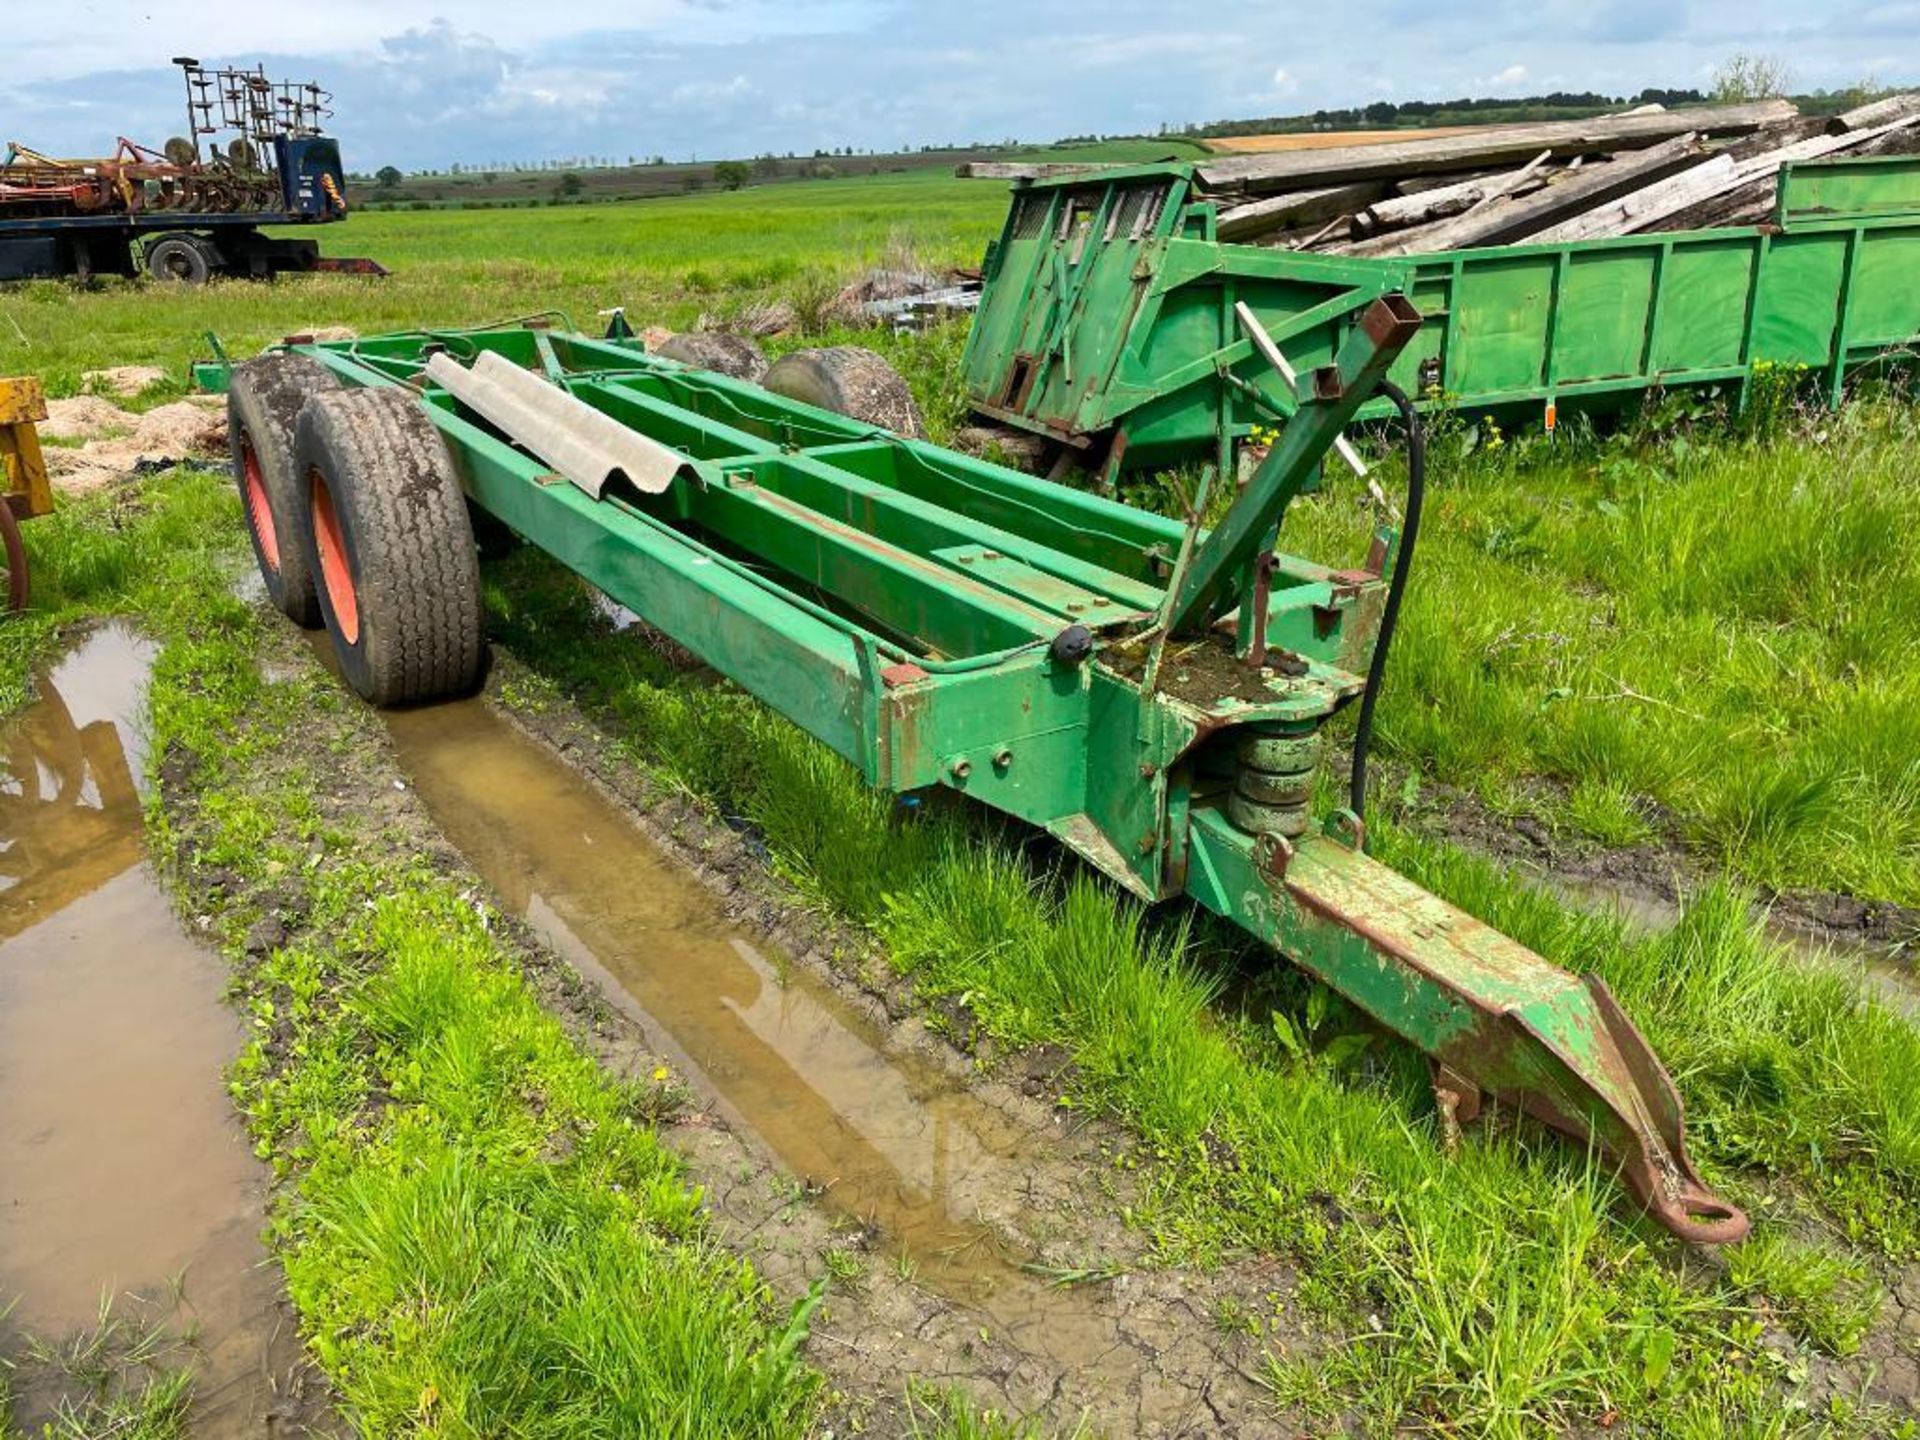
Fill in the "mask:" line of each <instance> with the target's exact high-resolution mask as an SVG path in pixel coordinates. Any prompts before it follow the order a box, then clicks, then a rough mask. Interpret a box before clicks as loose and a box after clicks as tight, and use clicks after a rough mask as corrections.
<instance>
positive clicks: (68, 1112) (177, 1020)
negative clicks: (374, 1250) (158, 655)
mask: <svg viewBox="0 0 1920 1440" xmlns="http://www.w3.org/2000/svg"><path fill="white" fill-rule="evenodd" d="M152 658H153V649H152V647H151V646H150V645H149V644H148V643H147V642H145V641H144V640H142V639H140V638H139V637H138V636H136V635H134V634H133V633H132V632H131V631H129V630H127V629H125V628H122V627H119V626H108V627H106V628H104V629H101V630H98V631H96V632H95V633H94V634H93V635H91V636H90V637H89V638H88V639H86V640H85V641H83V642H82V643H81V644H80V645H79V646H78V647H77V648H76V649H75V650H74V651H73V652H72V653H70V654H69V655H68V656H67V658H66V659H65V660H63V661H62V662H61V663H60V664H58V665H56V666H55V667H53V669H52V670H51V671H50V672H49V673H48V674H46V675H44V676H43V677H42V679H41V685H40V691H39V694H40V697H41V698H40V699H39V700H38V702H37V703H35V704H34V705H33V706H32V707H31V708H30V709H29V710H28V711H26V712H25V713H24V714H23V715H22V716H21V717H19V718H18V719H17V720H15V721H14V722H13V723H12V724H11V725H10V726H8V727H7V728H6V730H5V731H4V732H0V734H3V735H4V743H3V744H0V753H3V754H4V757H5V773H4V777H0V1312H4V1311H5V1310H6V1308H7V1306H8V1305H9V1303H11V1305H12V1311H11V1314H10V1315H7V1316H6V1319H5V1321H4V1322H3V1324H4V1342H5V1344H4V1348H5V1350H6V1351H7V1352H9V1353H11V1354H13V1355H15V1356H16V1357H17V1356H18V1355H19V1354H20V1353H21V1352H22V1350H23V1349H24V1345H25V1339H24V1337H26V1336H32V1337H34V1338H35V1339H37V1340H39V1341H41V1342H43V1343H52V1344H59V1343H61V1342H63V1341H67V1340H69V1339H70V1338H71V1337H73V1336H74V1335H76V1334H78V1333H81V1332H86V1331H90V1330H92V1329H93V1328H94V1327H95V1326H97V1325H98V1324H99V1323H100V1319H101V1314H102V1305H103V1298H104V1301H105V1303H106V1304H107V1305H108V1307H109V1311H110V1313H111V1315H112V1316H113V1317H114V1320H115V1323H116V1327H117V1328H118V1330H119V1332H120V1334H121V1336H122V1338H125V1337H127V1336H129V1335H131V1334H132V1333H134V1332H138V1331H141V1330H152V1329H155V1328H159V1329H164V1330H165V1331H166V1332H167V1333H169V1334H170V1335H172V1336H174V1337H176V1339H177V1338H179V1337H182V1336H191V1337H192V1339H191V1343H190V1345H188V1346H187V1347H186V1348H185V1349H184V1350H182V1349H177V1348H175V1349H169V1351H168V1352H167V1363H168V1364H170V1365H177V1364H179V1363H188V1364H190V1365H191V1366H192V1368H193V1369H194V1371H195V1375H196V1379H195V1385H194V1394H195V1401H194V1406H193V1410H192V1412H191V1429H192V1433H193V1434H194V1435H196V1436H197V1437H201V1440H207V1437H214V1440H219V1437H225V1436H240V1435H257V1434H261V1433H264V1431H265V1428H266V1426H267V1424H268V1422H269V1418H270V1416H280V1415H283V1414H284V1406H283V1401H284V1400H285V1398H286V1393H287V1392H286V1386H285V1382H286V1380H287V1377H288V1376H289V1375H290V1374H291V1373H292V1369H293V1367H294V1366H295V1365H296V1364H297V1362H298V1360H299V1357H300V1347H299V1344H298V1339H297V1336H296V1335H295V1333H294V1330H293V1327H292V1325H291V1323H290V1321H289V1320H288V1318H287V1315H286V1311H285V1308H284V1306H283V1304H282V1300H281V1293H280V1286H279V1280H278V1274H277V1271H276V1270H275V1269H274V1268H272V1267H271V1266H270V1265H269V1264H268V1260H267V1256H266V1253H265V1251H264V1249H263V1248H262V1246H261V1243H260V1240H259V1231H260V1227H261V1225H262V1223H263V1220H264V1216H265V1210H266V1201H267V1176H266V1173H265V1170H264V1168H263V1167H262V1166H260V1165H259V1164H258V1163H257V1162H256V1161H255V1160H254V1158H253V1156H252V1153H251V1151H250V1149H249V1147H248V1145H247V1142H246V1139H245V1136H244V1134H243V1133H242V1130H241V1128H240V1124H239V1121H238V1120H237V1118H236V1117H235V1116H234V1114H233V1111H232V1108H231V1106H230V1104H229V1102H228V1099H227V1094H226V1089H225V1084H224V1081H223V1078H222V1074H221V1071H222V1067H223V1066H224V1065H225V1064H226V1062H227V1061H228V1060H229V1059H230V1058H231V1057H232V1056H233V1055H234V1054H235V1053H236V1052H237V1051H238V1049H239V1047H240V1045H241V1042H242V1040H243V1038H244V1029H243V1026H242V1025H241V1023H240V1020H239V1018H238V1017H237V1016H236V1015H235V1014H233V1012H232V1011H231V1010H229V1009H228V1008H227V1006H226V1005H225V1004H224V1003H223V1002H222V998H221V997H222V991H223V986H224V983H225V978H226V977H225V967H224V966H223V964H222V962H221V961H220V959H219V957H217V956H216V955H214V954H212V953H210V952H209V951H207V950H205V949H203V948H202V947H200V946H198V945H196V944H194V943H193V942H192V941H190V940H189V939H188V938H187V937H186V935H184V934H183V933H182V931H181V929H180V926H179V924H178V922H177V921H176V919H175V917H174V915H173V912H172V911H171V909H170V908H169V907H168V903H167V900H166V897H165V895H164V894H163V893H162V892H161V890H160V888H159V886H158V884H157V883H156V881H155V878H154V876H153V875H152V873H151V871H150V870H149V869H148V868H147V866H146V864H145V863H144V860H143V852H142V848H141V810H140V803H141V802H140V793H139V789H138V785H137V779H136V777H138V776H140V775H141V771H142V760H143V740H142V734H141V729H140V719H139V717H140V715H141V699H142V692H143V690H144V687H145V683H146V676H147V673H148V669H149V667H150V665H151V662H152ZM16 1380H17V1384H18V1385H19V1388H20V1390H21V1394H22V1401H23V1410H24V1414H23V1415H22V1416H21V1418H22V1419H24V1420H26V1421H27V1422H28V1424H29V1426H30V1427H31V1426H36V1425H37V1424H38V1423H39V1422H40V1421H42V1420H44V1419H46V1418H47V1416H46V1412H47V1409H48V1407H49V1406H50V1405H51V1404H52V1403H53V1401H54V1400H55V1398H56V1392H58V1391H60V1390H62V1389H63V1388H64V1385H63V1381H62V1380H61V1378H60V1377H59V1376H58V1375H57V1374H54V1373H52V1372H51V1371H50V1370H49V1369H48V1367H45V1366H39V1365H35V1364H32V1363H27V1364H25V1365H23V1366H22V1368H21V1370H20V1372H19V1375H18V1376H17V1377H16ZM0 1428H4V1426H0ZM35 1433H37V1431H36V1432H35Z"/></svg>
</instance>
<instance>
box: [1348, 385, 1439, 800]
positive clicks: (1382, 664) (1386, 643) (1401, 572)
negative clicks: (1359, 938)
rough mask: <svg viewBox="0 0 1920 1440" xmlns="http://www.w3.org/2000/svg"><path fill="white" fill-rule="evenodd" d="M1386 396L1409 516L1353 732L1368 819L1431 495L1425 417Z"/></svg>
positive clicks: (1357, 780) (1401, 399) (1358, 796)
mask: <svg viewBox="0 0 1920 1440" xmlns="http://www.w3.org/2000/svg"><path fill="white" fill-rule="evenodd" d="M1380 393H1381V394H1382V395H1384V396H1386V398H1387V399H1389V400H1391V401H1392V402H1393V405H1394V408H1395V409H1397V410H1399V412H1400V418H1401V419H1402V420H1403V421H1405V422H1406V426H1407V513H1406V519H1405V520H1404V521H1403V522H1402V524H1401V527H1400V548H1399V553H1398V554H1397V555H1395V557H1394V562H1393V579H1392V581H1391V582H1390V583H1389V584H1388V586H1387V605H1386V608H1385V609H1384V610H1382V611H1381V612H1380V638H1379V639H1378V640H1377V641H1376V642H1375V643H1374V647H1373V663H1372V664H1371V665H1370V666H1368V667H1367V689H1366V693H1365V694H1364V695H1362V696H1361V697H1360V723H1359V724H1358V725H1357V726H1356V727H1355V729H1354V733H1353V781H1352V785H1351V788H1350V789H1349V790H1348V795H1347V805H1348V808H1349V809H1351V810H1352V811H1353V813H1354V814H1355V815H1357V816H1360V817H1361V818H1362V819H1364V818H1366V813H1367V750H1368V748H1369V747H1370V746H1371V745H1372V744H1373V709H1374V706H1375V704H1376V703H1377V702H1378V701H1379V699H1380V686H1381V683H1382V682H1383V681H1384V680H1385V679H1386V674H1387V654H1388V652H1389V651H1390V650H1392V648H1393V631H1394V627H1395V626H1396V625H1397V624H1398V623H1399V620H1400V602H1401V600H1402V599H1404V598H1405V596H1406V593H1407V576H1408V575H1409V574H1410V573H1411V572H1412V570H1413V550H1414V546H1415V545H1417V544H1418V543H1419V540H1420V507H1421V504H1422V502H1423V501H1424V500H1425V499H1426V495H1427V432H1426V427H1425V426H1424V425H1423V424H1422V423H1421V420H1420V412H1419V411H1418V410H1416V409H1414V408H1413V401H1411V400H1409V399H1408V398H1407V392H1406V391H1404V390H1402V389H1401V388H1400V387H1399V386H1398V385H1396V384H1394V383H1393V382H1392V381H1391V380H1383V381H1381V382H1380Z"/></svg>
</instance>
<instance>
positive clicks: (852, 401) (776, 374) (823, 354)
mask: <svg viewBox="0 0 1920 1440" xmlns="http://www.w3.org/2000/svg"><path fill="white" fill-rule="evenodd" d="M760 384H761V386H762V387H763V388H764V389H767V390H771V391H772V392H773V393H774V394H776V395H784V396H786V397H787V398H788V399H789V400H798V401H800V402H801V403H802V404H803V405H814V406H817V407H819V408H820V409H822V410H831V411H833V412H834V414H836V415H845V416H847V417H848V418H849V419H853V420H858V421H860V422H861V423H863V424H866V425H877V426H879V427H880V428H881V429H883V430H891V431H893V432H894V434H896V435H902V436H905V437H906V438H907V439H909V440H924V439H926V438H927V426H926V422H925V421H924V420H922V419H921V417H920V407H919V406H918V405H916V404H915V403H914V399H913V392H912V391H911V390H909V389H908V388H907V382H906V381H904V380H902V379H901V378H900V374H899V372H898V371H897V370H895V369H894V368H893V367H892V366H891V365H889V364H888V363H887V362H886V361H885V360H883V359H881V358H880V356H878V355H876V354H874V352H873V351H871V350H867V349H863V348H862V347H861V346H858V345H833V346H829V347H827V348H826V349H820V350H793V351H789V352H788V353H787V354H785V355H782V356H781V357H780V358H779V359H778V360H776V361H774V362H773V366H772V368H771V369H769V370H768V371H767V374H766V378H765V379H763V380H762V381H761V382H760Z"/></svg>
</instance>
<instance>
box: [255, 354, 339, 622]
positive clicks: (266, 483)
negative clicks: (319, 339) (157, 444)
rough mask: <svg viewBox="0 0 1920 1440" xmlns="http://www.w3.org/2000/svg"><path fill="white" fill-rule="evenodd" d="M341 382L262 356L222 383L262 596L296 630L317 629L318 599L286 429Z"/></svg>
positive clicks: (291, 361) (297, 359) (299, 361)
mask: <svg viewBox="0 0 1920 1440" xmlns="http://www.w3.org/2000/svg"><path fill="white" fill-rule="evenodd" d="M340 386H341V382H340V379H339V377H338V376H336V375H335V374H334V373H333V372H332V371H331V370H329V369H327V367H326V366H324V365H322V364H321V363H320V362H319V361H318V360H314V359H310V358H309V357H307V356H305V355H263V356H261V357H260V358H259V359H258V360H249V361H247V362H246V363H244V364H242V365H237V366H235V367H234V371H233V376H232V379H231V380H230V381H229V382H228V386H227V450H228V453H229V454H230V455H231V457H232V461H231V463H232V467H233V483H234V484H235V485H237V486H239V488H240V503H241V505H242V507H244V509H245V512H246V517H247V535H248V538H249V539H251V540H252V541H253V558H254V560H255V562H256V563H257V564H258V565H259V566H260V578H261V579H262V580H264V581H265V582H266V586H267V595H268V597H269V598H270V599H271V600H272V601H273V604H274V608H275V609H277V610H279V612H280V613H281V614H282V615H285V616H286V617H287V618H288V619H289V620H291V621H293V623H294V624H296V625H301V626H304V627H305V628H307V629H308V630H313V629H316V628H318V626H319V624H320V596H319V594H318V593H317V591H316V590H315V588H314V581H313V571H312V569H311V568H310V567H309V566H308V563H307V551H308V548H309V546H310V543H311V542H310V540H309V537H308V536H307V533H306V531H307V525H308V520H307V506H306V492H305V489H304V487H303V486H302V485H301V483H300V470H299V467H298V466H297V465H296V464H295V463H294V458H293V441H294V429H295V426H296V425H297V424H298V422H299V419H300V407H301V406H302V405H304V404H306V402H307V397H308V396H309V395H318V394H322V393H324V392H326V391H329V390H338V389H339V388H340Z"/></svg>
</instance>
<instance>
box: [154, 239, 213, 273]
mask: <svg viewBox="0 0 1920 1440" xmlns="http://www.w3.org/2000/svg"><path fill="white" fill-rule="evenodd" d="M214 259H215V256H214V252H213V251H212V250H211V249H209V248H208V247H207V246H206V245H205V244H203V243H202V242H201V241H200V239H199V237H198V236H194V235H162V236H161V237H160V238H159V239H158V240H155V241H153V242H152V243H151V244H150V245H148V246H147V273H148V274H149V275H151V276H152V277H153V278H154V279H156V280H166V281H169V282H172V283H175V284H180V285H204V284H206V283H207V277H208V276H209V275H211V274H213V270H214Z"/></svg>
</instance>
